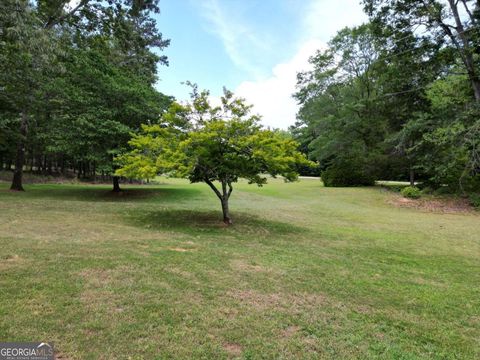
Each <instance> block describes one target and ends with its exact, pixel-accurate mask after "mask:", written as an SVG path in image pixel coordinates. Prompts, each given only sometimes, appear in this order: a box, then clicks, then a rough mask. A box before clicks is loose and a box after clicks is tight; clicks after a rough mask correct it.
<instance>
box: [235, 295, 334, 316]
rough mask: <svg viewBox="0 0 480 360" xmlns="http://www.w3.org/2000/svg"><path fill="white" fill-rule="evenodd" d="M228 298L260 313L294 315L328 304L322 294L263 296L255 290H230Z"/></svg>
mask: <svg viewBox="0 0 480 360" xmlns="http://www.w3.org/2000/svg"><path fill="white" fill-rule="evenodd" d="M228 297H230V298H232V299H234V300H236V301H239V302H240V303H242V304H245V305H247V306H250V307H252V308H254V309H256V310H260V311H262V310H268V309H271V310H281V311H291V312H294V313H295V312H298V311H300V310H302V309H305V308H309V307H315V306H319V305H322V304H326V303H327V302H328V298H327V297H326V296H325V295H323V294H308V293H296V294H281V293H270V294H265V293H260V292H258V291H255V290H231V291H229V292H228Z"/></svg>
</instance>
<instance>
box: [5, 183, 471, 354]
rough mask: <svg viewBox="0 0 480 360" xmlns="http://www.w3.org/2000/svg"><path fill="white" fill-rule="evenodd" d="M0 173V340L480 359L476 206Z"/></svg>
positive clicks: (316, 186)
mask: <svg viewBox="0 0 480 360" xmlns="http://www.w3.org/2000/svg"><path fill="white" fill-rule="evenodd" d="M161 181H162V185H157V186H145V187H139V186H137V187H135V186H126V187H125V188H126V191H125V192H124V193H123V194H121V195H115V194H112V193H111V192H110V191H109V190H110V187H109V186H93V185H30V186H28V185H27V186H26V190H27V192H25V193H12V192H9V191H8V190H7V189H8V184H6V183H4V184H1V185H0V219H1V222H0V245H1V247H0V289H1V291H0V339H1V340H2V341H3V340H5V341H6V340H11V341H14V340H15V341H19V340H30V341H43V340H48V341H53V342H55V344H56V348H57V349H58V350H59V351H60V352H61V354H62V355H63V356H64V357H65V358H68V359H98V358H104V359H109V358H111V359H122V358H133V359H135V358H146V359H152V358H185V359H186V358H232V357H239V358H312V359H313V358H332V359H344V358H347V359H348V358H384V359H416V358H438V359H460V358H461V359H475V358H479V357H480V260H479V259H480V231H479V230H480V216H479V215H478V214H475V213H471V214H437V213H429V212H420V211H418V210H414V209H405V208H396V207H394V206H392V205H390V204H389V203H388V201H387V200H388V198H389V197H391V196H392V194H391V193H389V192H387V191H385V190H382V189H380V188H355V189H345V188H324V187H322V186H321V184H320V182H319V181H318V180H313V179H311V180H310V179H309V180H302V181H301V182H299V183H293V184H285V183H283V182H282V181H281V180H273V181H271V182H270V184H269V185H266V186H265V187H263V188H257V187H255V186H251V185H247V184H246V183H240V184H238V185H237V186H236V187H235V190H234V193H233V195H232V199H231V210H232V216H233V220H234V226H232V227H225V226H224V225H223V223H222V222H221V213H220V204H219V202H218V200H217V199H216V198H215V195H214V194H213V193H212V192H211V190H209V189H208V187H207V186H206V185H204V184H188V182H186V181H184V180H175V179H162V180H161Z"/></svg>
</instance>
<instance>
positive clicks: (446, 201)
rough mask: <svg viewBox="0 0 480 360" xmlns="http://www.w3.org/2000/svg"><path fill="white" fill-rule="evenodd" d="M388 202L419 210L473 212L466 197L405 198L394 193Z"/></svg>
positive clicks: (450, 212)
mask: <svg viewBox="0 0 480 360" xmlns="http://www.w3.org/2000/svg"><path fill="white" fill-rule="evenodd" d="M388 203H389V204H391V205H394V206H397V207H405V208H414V209H418V210H421V211H428V212H437V213H449V214H454V213H463V214H464V213H473V212H474V211H475V209H474V208H473V207H472V206H471V205H470V203H469V201H468V199H459V198H435V199H433V198H421V199H407V198H404V197H403V196H398V195H395V196H393V197H392V198H391V199H389V200H388Z"/></svg>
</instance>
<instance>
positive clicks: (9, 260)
mask: <svg viewBox="0 0 480 360" xmlns="http://www.w3.org/2000/svg"><path fill="white" fill-rule="evenodd" d="M24 263H25V259H24V258H22V257H20V256H19V255H17V254H8V255H6V256H4V257H3V258H0V270H7V269H9V268H11V267H15V266H18V265H22V264H24Z"/></svg>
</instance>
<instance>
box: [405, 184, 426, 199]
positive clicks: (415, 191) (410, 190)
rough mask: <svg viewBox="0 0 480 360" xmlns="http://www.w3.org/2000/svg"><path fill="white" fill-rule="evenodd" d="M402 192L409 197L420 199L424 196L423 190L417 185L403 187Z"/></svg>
mask: <svg viewBox="0 0 480 360" xmlns="http://www.w3.org/2000/svg"><path fill="white" fill-rule="evenodd" d="M401 194H402V196H403V197H406V198H409V199H418V198H420V197H421V196H422V192H421V191H420V189H419V188H417V187H415V186H406V187H404V188H403V189H402V191H401Z"/></svg>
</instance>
